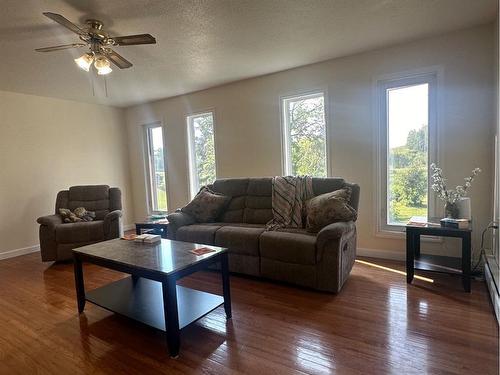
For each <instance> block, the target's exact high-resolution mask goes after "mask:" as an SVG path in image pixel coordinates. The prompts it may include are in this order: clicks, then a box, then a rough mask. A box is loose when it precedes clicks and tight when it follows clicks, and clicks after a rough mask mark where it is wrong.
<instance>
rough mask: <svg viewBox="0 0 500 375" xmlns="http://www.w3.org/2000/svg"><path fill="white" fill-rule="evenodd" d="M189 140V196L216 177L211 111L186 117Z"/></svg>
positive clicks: (192, 195)
mask: <svg viewBox="0 0 500 375" xmlns="http://www.w3.org/2000/svg"><path fill="white" fill-rule="evenodd" d="M187 125H188V142H189V180H190V189H191V197H194V196H195V195H196V194H197V193H198V190H200V187H202V186H204V185H207V184H211V183H212V182H214V180H215V178H216V175H217V173H216V167H215V139H214V116H213V113H212V112H207V113H200V114H196V115H192V116H188V117H187Z"/></svg>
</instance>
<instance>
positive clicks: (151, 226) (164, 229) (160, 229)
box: [135, 219, 168, 238]
mask: <svg viewBox="0 0 500 375" xmlns="http://www.w3.org/2000/svg"><path fill="white" fill-rule="evenodd" d="M146 232H147V233H153V234H158V235H160V236H161V238H168V237H167V236H168V220H166V219H159V220H145V221H142V222H138V223H135V233H136V234H143V233H146Z"/></svg>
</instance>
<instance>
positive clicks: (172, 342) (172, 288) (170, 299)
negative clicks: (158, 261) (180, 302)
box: [162, 277, 180, 358]
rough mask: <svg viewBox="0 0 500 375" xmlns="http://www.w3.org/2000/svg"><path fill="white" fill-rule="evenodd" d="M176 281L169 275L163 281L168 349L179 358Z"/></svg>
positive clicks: (173, 356) (172, 355)
mask: <svg viewBox="0 0 500 375" xmlns="http://www.w3.org/2000/svg"><path fill="white" fill-rule="evenodd" d="M175 281H176V280H175V279H174V278H170V277H167V280H166V281H164V282H163V283H162V289H163V311H164V314H165V328H166V329H167V344H168V351H169V353H170V356H171V357H172V358H177V357H178V356H179V347H180V330H179V313H178V311H177V289H176V283H175Z"/></svg>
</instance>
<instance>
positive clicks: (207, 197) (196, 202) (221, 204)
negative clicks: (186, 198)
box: [181, 188, 231, 223]
mask: <svg viewBox="0 0 500 375" xmlns="http://www.w3.org/2000/svg"><path fill="white" fill-rule="evenodd" d="M230 200H231V197H229V196H226V195H222V194H219V193H215V192H213V191H212V190H210V189H208V188H204V189H201V190H200V192H199V193H198V194H197V195H196V197H194V198H193V200H192V201H191V202H189V203H188V204H187V205H186V206H184V207H182V209H181V211H182V212H184V213H186V214H188V215H189V216H191V217H193V218H194V219H195V220H196V221H197V222H199V223H208V222H211V221H214V220H215V219H216V218H217V217H218V216H219V215H220V214H221V212H222V211H223V210H224V209H225V208H226V206H227V204H228V203H229V201H230Z"/></svg>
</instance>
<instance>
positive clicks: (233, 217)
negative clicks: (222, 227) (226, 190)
mask: <svg viewBox="0 0 500 375" xmlns="http://www.w3.org/2000/svg"><path fill="white" fill-rule="evenodd" d="M245 199H246V197H245V196H240V197H233V198H231V201H230V202H229V204H228V205H227V208H226V209H225V210H224V211H223V212H222V214H221V215H220V217H219V218H218V219H219V220H220V221H223V222H226V223H241V222H243V211H244V209H245Z"/></svg>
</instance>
